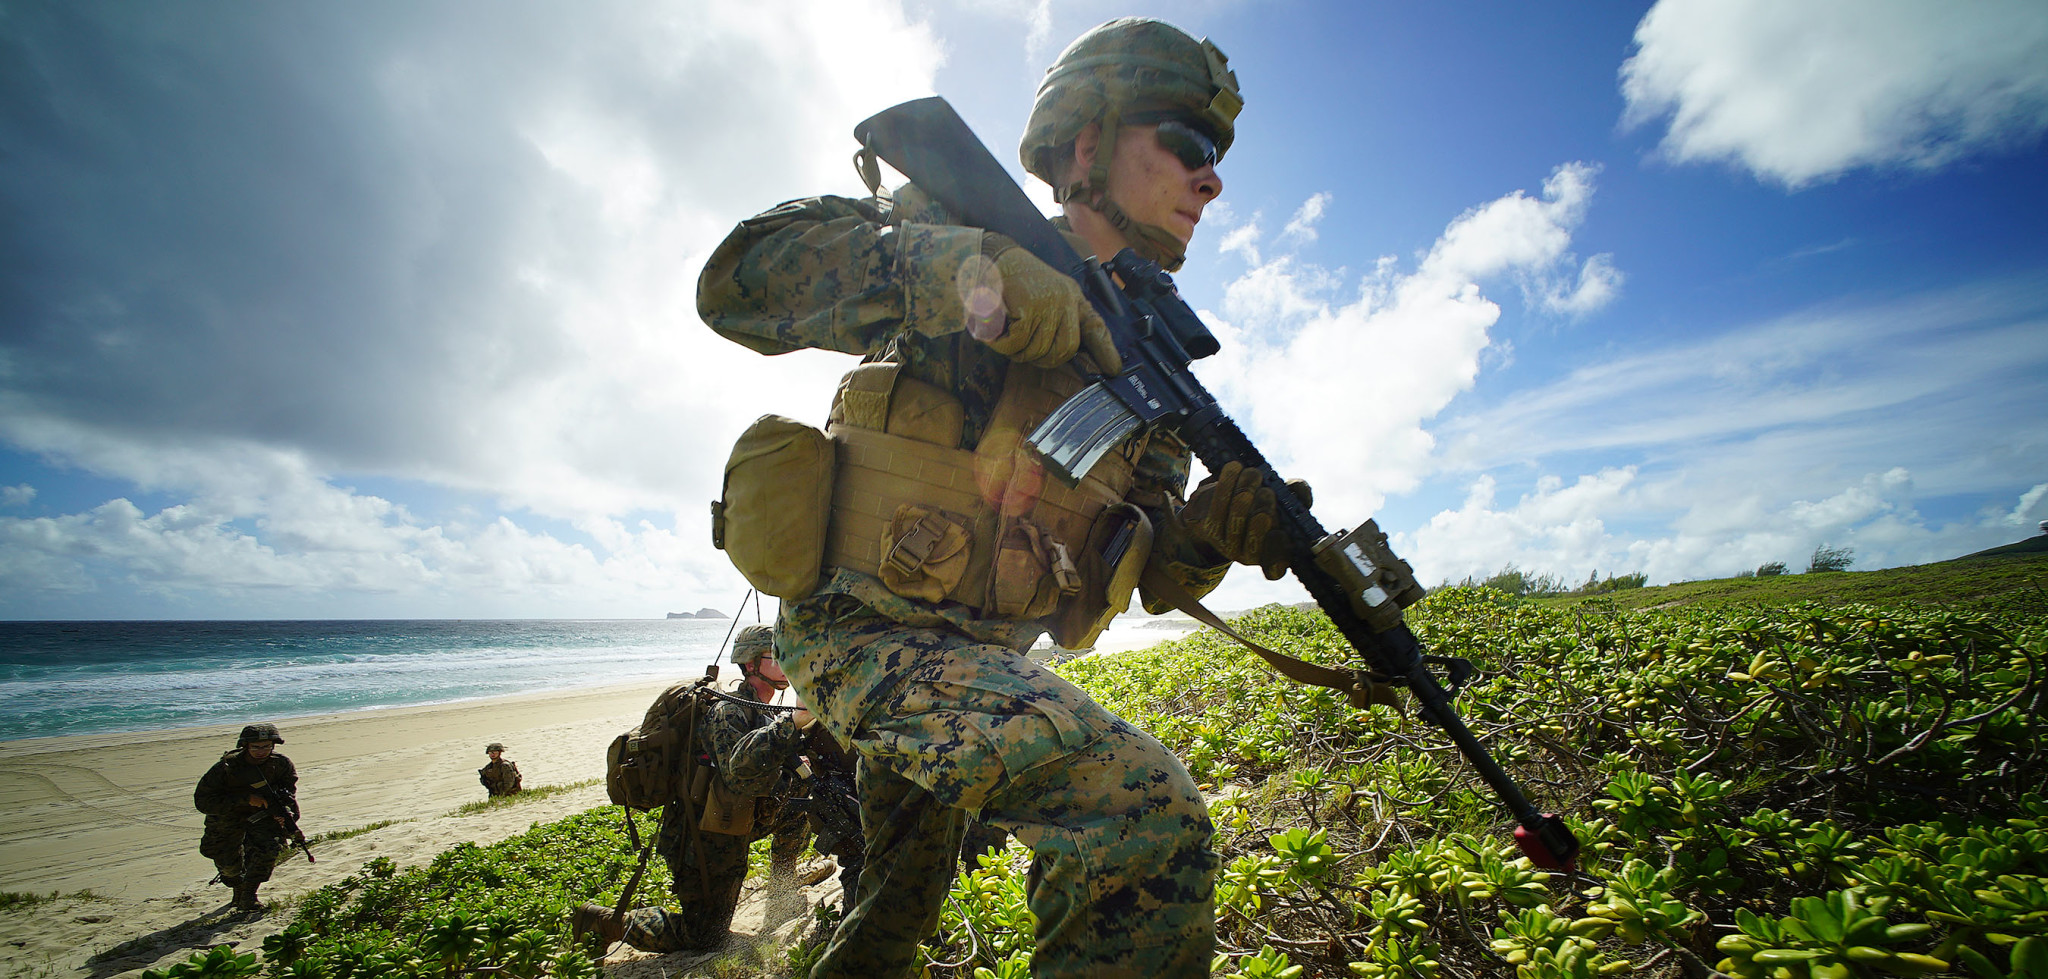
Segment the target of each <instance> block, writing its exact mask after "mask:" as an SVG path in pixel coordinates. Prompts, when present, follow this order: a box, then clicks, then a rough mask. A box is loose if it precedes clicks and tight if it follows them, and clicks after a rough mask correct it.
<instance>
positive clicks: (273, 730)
mask: <svg viewBox="0 0 2048 979" xmlns="http://www.w3.org/2000/svg"><path fill="white" fill-rule="evenodd" d="M283 743H284V736H283V735H281V734H279V733H278V731H277V725H275V724H251V725H249V726H247V727H244V728H243V729H242V735H241V737H240V738H238V739H236V741H235V750H233V751H230V752H227V753H225V754H223V755H221V756H220V761H217V762H215V763H214V765H213V767H212V768H209V769H207V770H206V774H205V775H202V776H200V777H199V787H198V788H196V789H194V790H193V792H192V804H193V805H194V806H196V807H198V809H199V811H200V812H203V813H205V814H206V831H205V834H204V835H203V836H201V837H200V838H199V853H200V855H201V856H204V857H206V858H207V859H209V860H212V861H213V865H214V867H215V868H216V869H218V870H219V871H220V881H221V883H223V884H226V885H228V886H229V887H231V888H234V891H235V897H234V906H235V908H236V909H237V910H241V911H260V910H262V909H263V904H262V902H260V901H258V900H256V888H257V887H258V886H259V885H261V884H262V883H263V882H264V881H266V880H269V879H270V871H271V869H272V868H274V867H276V866H277V857H278V854H279V853H280V852H282V851H283V849H284V841H285V831H284V828H283V827H281V826H279V825H278V824H277V821H276V820H273V819H268V818H265V816H264V814H265V812H266V810H268V809H269V808H270V800H269V799H266V798H265V797H264V796H263V790H264V788H266V787H275V788H279V789H282V790H284V791H285V792H286V793H288V794H292V793H296V792H297V791H298V787H299V771H298V769H297V768H295V767H293V766H292V760H291V759H289V758H286V757H285V756H283V755H280V754H277V753H276V751H275V748H276V746H277V745H280V744H283Z"/></svg>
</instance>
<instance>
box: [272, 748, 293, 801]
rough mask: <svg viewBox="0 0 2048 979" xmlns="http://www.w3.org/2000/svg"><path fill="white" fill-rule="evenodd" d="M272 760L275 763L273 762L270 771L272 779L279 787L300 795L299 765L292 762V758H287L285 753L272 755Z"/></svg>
mask: <svg viewBox="0 0 2048 979" xmlns="http://www.w3.org/2000/svg"><path fill="white" fill-rule="evenodd" d="M270 760H271V761H272V762H273V763H274V764H272V766H271V768H270V771H269V773H268V774H269V775H270V781H272V782H273V783H275V784H276V785H277V786H278V788H281V789H283V790H285V791H286V792H290V793H291V794H292V795H294V796H296V795H298V793H299V768H298V766H297V765H294V764H292V760H291V759H290V758H286V757H285V756H283V755H272V756H270Z"/></svg>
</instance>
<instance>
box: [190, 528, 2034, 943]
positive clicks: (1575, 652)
mask: <svg viewBox="0 0 2048 979" xmlns="http://www.w3.org/2000/svg"><path fill="white" fill-rule="evenodd" d="M2044 565H2048V556H2036V558H2035V559H2034V560H2033V561H2032V563H2027V562H2026V561H2025V560H2016V559H2008V558H1999V559H1986V560H1981V561H1966V562H1950V563H1949V564H1947V565H1935V566H1931V567H1928V568H1919V569H1899V570H1898V571H1896V572H1864V573H1844V574H1827V575H1810V576H1809V575H1784V576H1771V577H1765V578H1745V579H1731V580H1728V581H1722V582H1695V583H1690V584H1687V585H1676V586H1667V587H1665V588H1655V589H1653V588H1635V589H1625V590H1620V591H1616V592H1611V593H1608V594H1605V595H1600V596H1591V597H1587V596H1581V597H1574V598H1551V599H1542V600H1528V599H1515V598H1511V597H1509V596H1507V595H1505V594H1503V593H1501V592H1499V591H1496V590H1492V589H1487V588H1454V589H1448V590H1445V591H1442V592H1439V593H1438V594H1435V595H1433V596H1431V598H1430V599H1429V600H1428V601H1426V602H1424V603H1423V604H1422V605H1420V606H1418V607H1417V608H1416V609H1414V610H1413V611H1412V613H1411V617H1410V618H1411V622H1412V624H1413V626H1414V627H1415V629H1416V630H1417V632H1418V633H1420V634H1421V635H1422V636H1423V638H1424V640H1425V641H1426V642H1427V643H1428V644H1429V645H1430V646H1431V647H1432V649H1433V650H1434V651H1436V652H1439V653H1443V654H1446V655H1454V656H1463V657H1467V658H1470V659H1471V660H1473V661H1474V662H1475V663H1476V664H1477V665H1478V667H1479V673H1478V675H1477V676H1476V677H1475V678H1474V680H1473V681H1472V682H1471V684H1470V685H1469V686H1468V687H1467V688H1466V689H1465V690H1464V691H1463V693H1462V694H1461V695H1460V696H1459V698H1458V703H1459V705H1460V709H1461V710H1462V711H1463V712H1464V714H1465V716H1466V718H1467V719H1468V721H1469V722H1470V723H1471V725H1472V727H1473V729H1474V731H1475V732H1476V733H1477V734H1478V735H1479V737H1480V738H1481V740H1482V741H1484V742H1485V743H1487V744H1488V745H1489V746H1490V748H1491V749H1492V750H1493V752H1494V753H1495V755H1496V757H1498V758H1499V759H1500V761H1501V762H1502V764H1503V765H1505V766H1506V767H1507V768H1508V769H1509V771H1510V772H1511V773H1512V774H1514V775H1515V776H1516V777H1517V778H1518V779H1520V780H1521V781H1522V783H1523V784H1524V785H1525V786H1526V787H1527V788H1528V789H1529V790H1530V792H1531V794H1532V795H1533V796H1535V797H1536V799H1537V800H1538V802H1539V804H1540V805H1542V806H1543V807H1545V808H1546V809H1552V810H1555V811H1558V812H1561V813H1563V814H1565V816H1566V817H1567V819H1568V820H1569V821H1570V823H1571V825H1572V827H1573V829H1574V831H1575V832H1576V833H1577V834H1578V836H1579V838H1580V839H1581V840H1582V841H1583V842H1584V844H1585V851H1584V852H1583V853H1582V855H1581V858H1580V861H1579V866H1578V868H1577V872H1576V873H1574V874H1569V875H1566V874H1559V873H1552V872H1547V871H1543V870H1540V869H1537V868H1535V867H1533V866H1531V865H1530V864H1529V863H1528V861H1527V860H1526V859H1524V858H1523V857H1521V855H1520V854H1519V852H1517V851H1516V850H1515V848H1514V846H1513V845H1512V843H1511V842H1509V841H1508V839H1507V829H1508V828H1509V827H1508V825H1507V822H1506V819H1505V817H1504V815H1503V813H1502V812H1501V810H1500V809H1499V807H1498V806H1497V804H1496V803H1495V801H1494V800H1493V798H1492V796H1491V794H1490V793H1488V792H1487V791H1486V790H1485V789H1484V787H1483V786H1482V785H1481V784H1480V783H1479V782H1478V781H1477V779H1476V778H1475V777H1474V776H1473V775H1472V773H1471V771H1470V770H1469V768H1468V767H1467V766H1466V765H1465V764H1464V762H1463V761H1462V759H1461V758H1460V757H1459V756H1458V755H1457V754H1456V753H1455V752H1454V751H1451V750H1449V749H1448V748H1447V747H1446V746H1445V745H1444V742H1443V741H1442V739H1441V737H1440V736H1439V735H1438V734H1437V732H1435V731H1434V730H1433V729H1431V728H1429V727H1427V726H1425V725H1424V724H1422V723H1421V722H1420V721H1418V720H1417V719H1415V718H1414V717H1412V716H1402V715H1401V714H1400V713H1399V712H1396V711H1393V710H1389V709H1386V708H1374V709H1371V710H1369V711H1358V710H1354V709H1352V708H1350V707H1349V706H1348V705H1347V704H1346V703H1344V702H1343V700H1342V699H1341V698H1340V697H1338V696H1337V695H1335V694H1333V693H1331V692H1330V691H1327V690H1322V689H1320V688H1308V687H1301V686H1296V685H1293V684H1290V683H1288V682H1286V681H1284V680H1280V679H1278V678H1276V677H1274V676H1273V675H1272V674H1271V673H1270V671H1268V670H1267V669H1266V668H1265V667H1264V666H1263V665H1261V664H1260V663H1259V662H1258V661H1257V660H1256V659H1255V658H1253V657H1252V656H1251V654H1249V653H1247V652H1245V651H1243V650H1241V649H1239V648H1238V647H1236V646H1234V645H1232V644H1230V643H1228V642H1227V641H1225V640H1223V639H1221V638H1220V637H1218V636H1216V635H1214V634H1213V633H1201V634H1197V635H1194V636H1190V637H1188V638H1186V639H1182V640H1179V641H1177V642H1173V643H1168V644H1163V645H1161V646H1157V647H1154V648H1152V649H1149V650H1145V651H1141V652H1136V653H1129V654H1122V655H1116V656H1096V657H1087V658H1083V659H1079V660H1074V661H1071V662H1069V663H1066V664H1063V665H1062V666H1061V667H1060V670H1061V672H1062V673H1063V674H1065V675H1066V676H1068V677H1069V678H1071V679H1073V680H1074V681H1075V682H1076V683H1079V684H1081V685H1082V686H1084V687H1085V688H1087V689H1088V690H1090V691H1091V692H1092V693H1093V694H1094V695H1095V696H1096V697H1097V698H1098V699H1099V700H1101V701H1102V702H1103V704H1104V705H1105V706H1107V707H1109V708H1110V709H1112V710H1115V711H1117V712H1118V713H1120V714H1122V715H1123V716H1125V717H1127V718H1129V719H1131V720H1132V721H1133V722H1135V723H1137V724H1139V725H1141V726H1144V727H1145V728H1147V729H1148V730H1151V731H1153V732H1154V733H1155V734H1157V735H1158V736H1159V737H1160V739H1161V740H1162V741H1164V742H1165V743H1166V744H1167V745H1168V746H1169V747H1171V748H1173V749H1174V750H1175V751H1176V752H1177V753H1179V755H1180V756H1181V757H1182V758H1183V759H1185V760H1186V762H1187V764H1188V767H1189V769H1190V770H1191V771H1192V772H1194V773H1195V776H1196V778H1197V779H1198V780H1199V781H1200V782H1202V783H1203V785H1204V786H1205V788H1206V789H1207V790H1208V791H1210V792H1211V793H1213V796H1212V802H1211V815H1212V818H1213V819H1214V821H1215V824H1216V836H1215V841H1214V845H1215V847H1216V850H1217V854H1218V858H1219V861H1220V869H1219V873H1218V877H1217V900H1216V918H1217V928H1218V937H1219V946H1218V955H1217V961H1216V972H1217V974H1219V975H1226V976H1246V977H1260V979H1264V977H1272V979H1288V977H1295V979H1312V977H1350V976H1387V977H1396V976H1400V977H1418V979H1436V977H1442V979H1456V977H1468V976H1501V977H1505V976H1514V977H1516V979H1564V977H1572V979H1591V977H1594V976H1600V975H1616V974H1619V973H1622V972H1635V973H1639V974H1643V975H1650V976H1659V977H1677V976H1706V975H1711V974H1713V973H1715V972H1718V973H1720V974H1723V975H1728V976H1735V977H1739V979H1842V977H1878V976H1892V975H1900V976H1916V975H1955V976H1965V977H1972V979H2016V977H2018V979H2048V795H2044V793H2043V789H2042V785H2043V782H2044V781H2048V764H2044V763H2048V757H2044V755H2048V739H2044V737H2043V735H2044V734H2048V730H2044V726H2048V720H2044V710H2048V625H2044V624H2043V616H2042V615H2041V612H2042V611H2043V609H2044V606H2048V602H2044V600H2043V592H2042V589H2041V588H2040V586H2039V585H2038V584H2036V583H2035V582H2036V581H2038V580H2040V579H2041V578H2042V577H2043V575H2042V571H2043V568H2044ZM1822 586H1824V587H1822ZM1639 601H1640V602H1641V603H1642V604H1643V605H1647V606H1659V607H1654V608H1638V607H1632V606H1633V605H1634V603H1637V602H1639ZM1239 624H1240V626H1241V627H1242V628H1244V629H1246V630H1248V631H1249V632H1250V633H1252V634H1254V635H1255V636H1257V637H1259V638H1260V639H1261V641H1263V642H1265V643H1267V644H1269V645H1272V646H1275V647H1276V648H1279V649H1281V650H1283V651H1286V652H1289V653H1291V654H1293V655H1297V656H1302V657H1304V658H1309V659H1315V660H1320V661H1323V662H1333V663H1334V662H1345V661H1349V660H1350V656H1349V655H1348V650H1347V649H1346V648H1345V647H1344V645H1343V643H1342V641H1341V639H1340V638H1339V637H1338V636H1337V635H1336V633H1335V632H1334V631H1333V630H1332V629H1331V628H1330V626H1329V623H1328V622H1327V620H1325V619H1324V618H1323V617H1322V616H1321V615H1320V614H1318V613H1316V612H1314V611H1312V610H1302V609H1288V608H1280V607H1269V608H1265V609H1260V610H1257V611H1254V612H1252V613H1250V614H1248V615H1246V616H1244V617H1242V618H1241V619H1240V620H1239ZM637 818H638V825H639V827H640V830H641V832H642V833H643V834H645V833H647V832H652V830H653V822H654V821H653V820H652V819H650V818H648V817H645V816H640V817H637ZM621 820H622V814H621V812H620V811H619V810H618V809H616V808H610V807H607V808H603V809H597V810H593V811H591V812H589V813H585V814H583V815H580V816H576V817H572V818H571V819H568V820H564V821H561V822H558V823H554V824H549V825H544V826H537V827H535V828H534V829H533V830H531V831H529V832H528V833H525V834H522V835H520V836H518V837H514V838H513V839H510V840H506V841H504V842H502V843H498V844H494V845H492V846H489V847H475V846H464V847H457V848H455V849H453V850H450V851H448V852H446V853H444V854H442V855H441V856H440V857H438V858H437V859H435V860H434V861H433V862H432V863H431V864H429V865H427V866H425V867H419V868H412V869H407V870H400V869H398V868H396V867H394V866H392V865H391V864H390V863H389V862H388V861H380V862H376V863H373V864H372V865H370V866H369V867H366V868H365V870H364V871H363V872H362V873H361V874H359V875H357V876H356V877H352V878H350V879H348V880H346V881H343V882H342V883H340V884H337V885H334V886H332V887H329V888H324V889H322V890H320V891H318V892H315V893H314V894H313V895H310V896H309V897H308V898H307V899H306V900H305V901H304V902H302V903H301V905H300V907H299V911H298V917H297V920H296V921H295V922H294V923H293V924H292V925H291V927H290V928H289V929H288V930H287V931H286V932H284V933H282V934H280V935H275V936H272V937H271V939H268V940H266V941H265V947H264V950H263V954H262V956H261V961H260V962H257V961H254V960H253V958H252V960H251V961H250V962H248V963H246V968H248V969H251V970H262V971H264V972H266V973H267V974H270V975H276V976H291V977H299V979H307V977H314V976H319V977H322V979H378V977H426V976H456V975H506V976H539V975H549V976H586V975H589V974H590V971H591V957H592V955H593V954H594V953H595V952H596V951H597V950H596V949H595V948H593V947H589V946H583V947H578V946H577V945H576V944H575V943H573V942H571V941H570V940H569V938H568V936H567V912H568V908H570V907H571V906H573V904H575V903H576V902H578V901H582V900H589V899H594V900H598V901H613V900H616V898H617V896H618V894H619V892H620V890H621V889H622V887H623V886H624V884H625V881H626V879H627V878H628V877H629V876H630V875H631V873H632V870H633V866H634V854H633V853H631V852H630V850H629V846H628V843H627V840H626V836H625V833H624V828H623V823H622V821H621ZM1027 862H1028V857H1027V856H1026V855H1025V854H1024V852H1023V851H1022V849H1021V848H1020V847H1016V846H1013V847H1012V849H1011V850H1010V851H1008V852H1007V853H1005V854H1001V855H997V856H994V857H984V858H983V859H982V861H981V862H980V863H981V865H980V867H979V868H978V869H977V870H975V871H973V872H972V873H969V874H966V875H963V876H962V877H961V878H960V880H959V881H958V882H957V883H956V885H955V888H954V892H953V897H952V900H950V901H948V902H947V904H946V908H945V911H944V915H943V917H942V920H941V925H940V933H939V935H938V936H937V937H936V938H935V939H934V940H933V942H932V943H931V944H930V945H929V946H928V949H927V951H928V955H929V959H930V962H931V965H929V966H928V968H927V970H926V973H927V974H928V975H930V976H950V977H962V979H967V977H972V979H1017V977H1021V976H1024V975H1026V974H1027V972H1028V970H1027V962H1028V957H1029V955H1030V952H1031V945H1032V928H1031V918H1030V915H1029V912H1028V911H1027V910H1026V907H1025V900H1024V886H1025V880H1026V874H1025V864H1026V863H1027ZM659 873H660V868H659V867H658V866H657V867H653V868H650V870H649V880H648V881H646V882H643V884H642V885H641V889H640V890H639V892H638V895H637V896H638V899H639V900H640V901H642V902H649V901H654V900H659V899H661V898H663V897H664V896H665V895H664V894H663V891H664V888H663V887H662V886H661V885H662V882H661V881H660V880H659ZM828 917H829V913H828ZM815 951H816V950H815V946H810V945H807V946H804V947H800V948H797V949H793V950H790V951H789V952H788V953H787V955H786V957H785V959H784V961H782V962H780V963H775V964H771V965H762V966H756V965H753V964H751V957H750V956H737V957H731V958H728V959H724V960H720V961H719V962H716V963H713V964H711V965H708V966H700V967H698V968H699V970H703V969H710V970H711V974H718V975H728V976H755V975H768V976H778V977H779V976H786V975H790V974H792V973H794V972H796V971H797V970H800V969H801V968H802V967H803V966H804V964H805V963H807V962H808V961H810V959H811V958H812V957H813V956H814V955H815ZM208 956H211V957H212V958H213V959H217V960H218V961H213V962H212V965H211V966H209V967H208V968H211V969H212V970H213V971H197V970H199V969H200V968H201V966H200V965H198V964H196V963H200V962H201V960H202V959H204V958H206V957H208ZM209 961H211V960H209ZM241 962H242V959H241V958H239V957H237V956H235V955H233V954H232V953H231V952H218V951H217V952H210V953H202V955H200V956H195V957H194V959H193V960H192V962H189V963H186V964H185V965H184V966H180V967H179V968H184V967H190V968H191V969H193V970H195V971H191V972H188V973H185V975H191V976H198V975H207V976H216V975H219V976H226V975H239V974H244V973H240V972H236V971H234V970H236V969H241V968H244V965H242V964H238V963H241ZM174 974H175V973H173V972H171V971H164V970H158V971H157V973H156V975H157V976H158V977H168V976H172V975H174ZM694 974H698V975H703V974H707V973H705V972H703V971H698V972H696V973H694Z"/></svg>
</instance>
